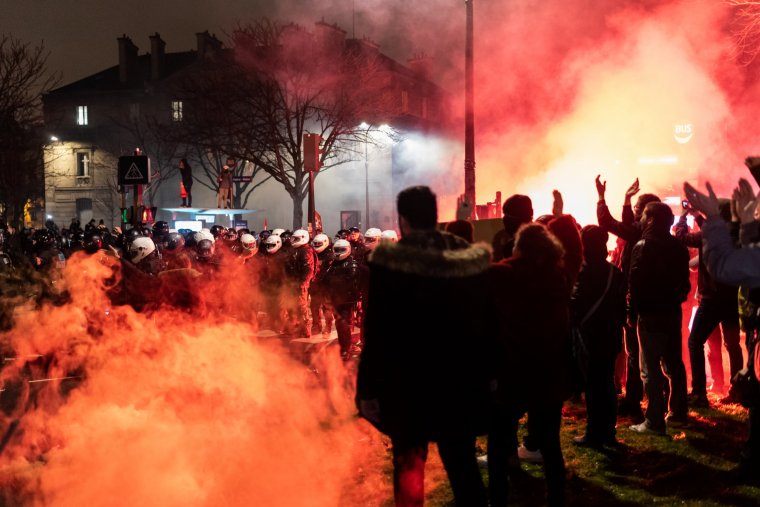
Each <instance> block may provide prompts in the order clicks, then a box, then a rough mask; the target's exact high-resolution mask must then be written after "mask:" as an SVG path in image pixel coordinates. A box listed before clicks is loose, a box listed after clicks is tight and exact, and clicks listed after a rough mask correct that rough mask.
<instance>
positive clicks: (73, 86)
mask: <svg viewBox="0 0 760 507" xmlns="http://www.w3.org/2000/svg"><path fill="white" fill-rule="evenodd" d="M197 60H198V52H197V51H194V50H192V51H183V52H177V53H166V54H165V55H164V73H163V74H164V78H166V77H168V76H171V75H172V74H174V73H176V72H178V71H180V70H182V69H184V68H186V67H189V66H190V65H192V64H193V63H195V62H196V61H197ZM137 67H138V69H139V75H140V79H138V80H135V81H133V82H131V83H122V82H120V81H119V66H118V65H114V66H113V67H109V68H107V69H105V70H102V71H100V72H97V73H95V74H92V75H90V76H87V77H85V78H82V79H80V80H78V81H74V82H73V83H69V84H67V85H64V86H61V87H60V88H56V89H54V90H51V91H50V92H48V94H49V95H55V94H59V93H61V94H66V93H77V92H92V91H116V90H130V89H139V88H142V87H143V84H144V83H145V82H146V81H150V72H151V63H150V54H149V53H146V54H143V55H139V56H138V57H137Z"/></svg>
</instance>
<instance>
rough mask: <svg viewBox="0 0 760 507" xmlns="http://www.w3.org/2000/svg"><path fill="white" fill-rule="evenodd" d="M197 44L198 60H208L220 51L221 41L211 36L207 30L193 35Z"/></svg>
mask: <svg viewBox="0 0 760 507" xmlns="http://www.w3.org/2000/svg"><path fill="white" fill-rule="evenodd" d="M195 39H196V41H197V43H198V59H199V60H200V59H202V58H210V57H212V56H214V55H215V54H216V53H217V52H218V51H219V50H221V49H222V41H220V40H219V39H217V38H216V35H211V34H210V33H208V30H206V31H205V32H200V33H196V34H195Z"/></svg>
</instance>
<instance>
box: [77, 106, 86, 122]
mask: <svg viewBox="0 0 760 507" xmlns="http://www.w3.org/2000/svg"><path fill="white" fill-rule="evenodd" d="M88 123H89V122H88V119H87V106H77V125H87V124H88Z"/></svg>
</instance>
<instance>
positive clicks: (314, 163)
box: [303, 134, 322, 235]
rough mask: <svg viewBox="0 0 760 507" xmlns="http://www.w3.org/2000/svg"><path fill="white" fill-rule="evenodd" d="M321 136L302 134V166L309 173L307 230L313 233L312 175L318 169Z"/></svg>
mask: <svg viewBox="0 0 760 507" xmlns="http://www.w3.org/2000/svg"><path fill="white" fill-rule="evenodd" d="M321 142H322V137H321V136H320V135H319V134H304V135H303V168H304V171H307V172H308V173H309V208H308V213H307V215H308V221H309V225H308V230H309V234H310V235H313V231H314V175H315V174H316V172H317V171H319V166H320V160H319V154H320V153H321V150H320V149H319V145H320V143H321Z"/></svg>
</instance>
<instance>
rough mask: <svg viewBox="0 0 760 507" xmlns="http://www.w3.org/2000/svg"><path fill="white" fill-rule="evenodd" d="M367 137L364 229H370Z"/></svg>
mask: <svg viewBox="0 0 760 507" xmlns="http://www.w3.org/2000/svg"><path fill="white" fill-rule="evenodd" d="M367 135H369V127H367ZM367 145H368V143H367V139H365V140H364V207H365V210H364V213H365V214H364V221H365V226H364V230H365V231H366V230H367V229H369V149H368V146H367Z"/></svg>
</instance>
